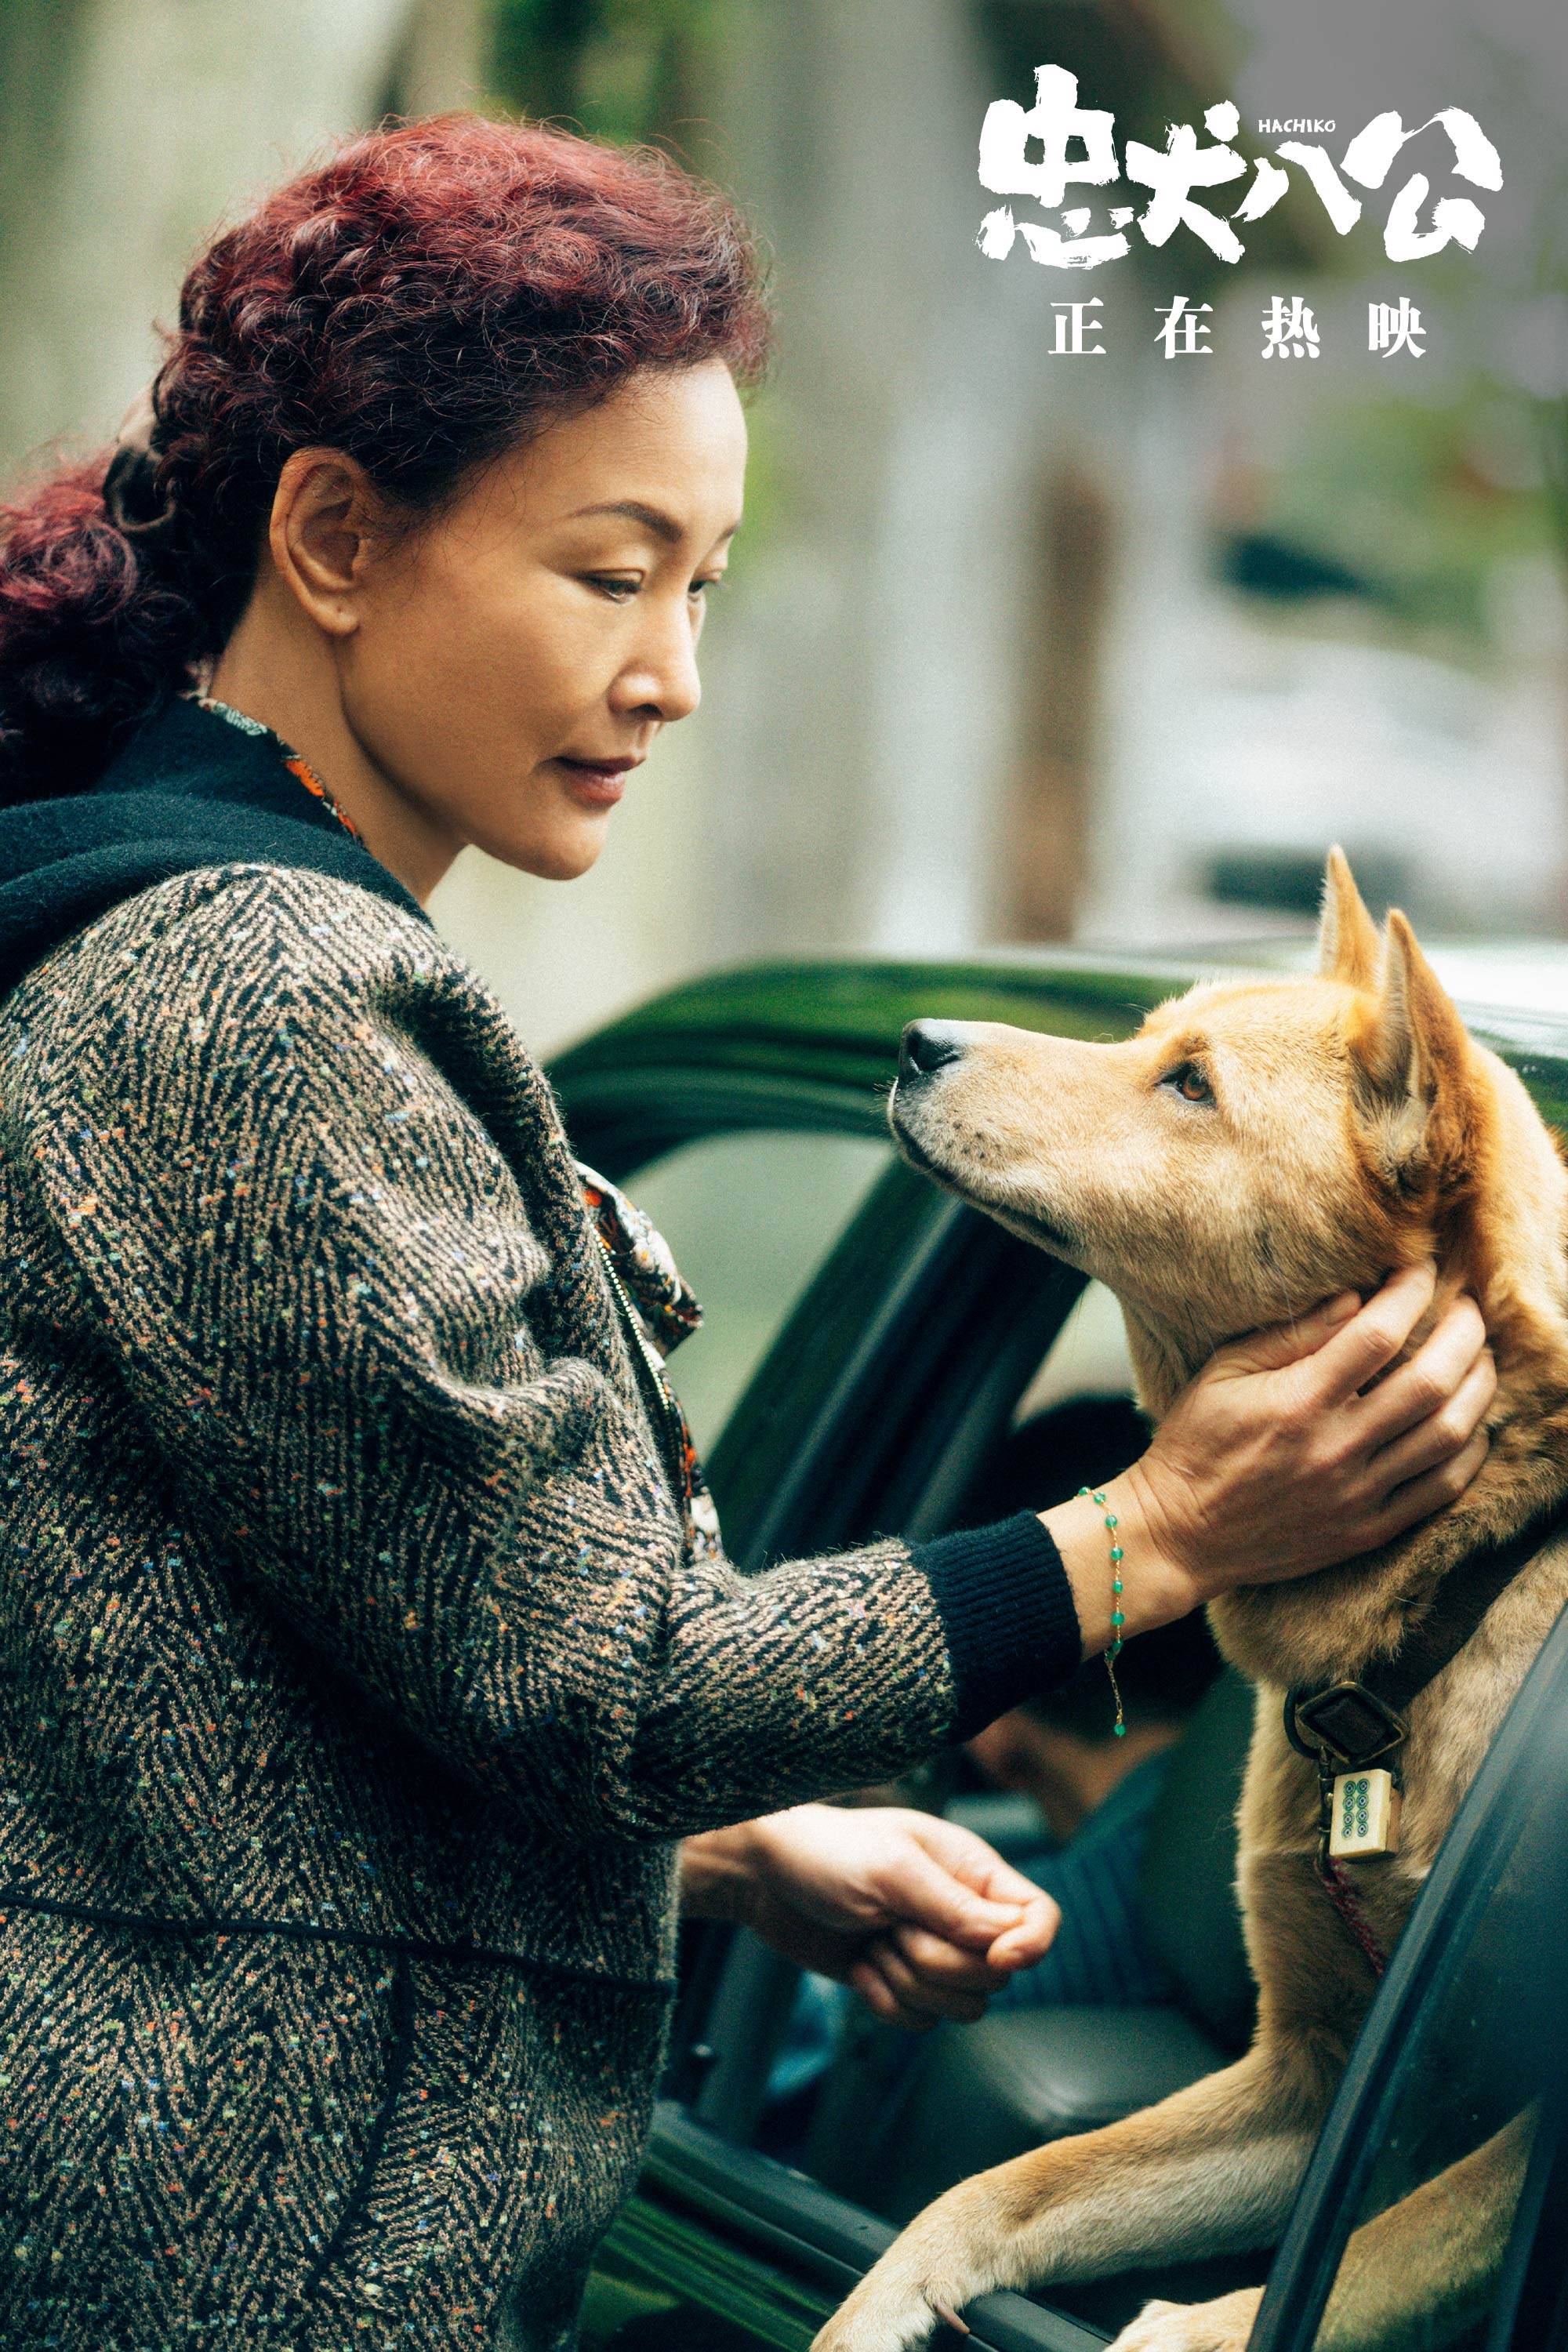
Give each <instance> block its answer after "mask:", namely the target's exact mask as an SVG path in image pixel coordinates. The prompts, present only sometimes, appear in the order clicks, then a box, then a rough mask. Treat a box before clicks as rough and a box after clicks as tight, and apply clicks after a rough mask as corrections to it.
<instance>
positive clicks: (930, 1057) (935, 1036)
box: [899, 1021, 963, 1078]
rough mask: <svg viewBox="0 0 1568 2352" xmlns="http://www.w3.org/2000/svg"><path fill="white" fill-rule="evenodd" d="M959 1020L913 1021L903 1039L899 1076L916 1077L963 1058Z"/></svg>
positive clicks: (900, 1051) (900, 1047)
mask: <svg viewBox="0 0 1568 2352" xmlns="http://www.w3.org/2000/svg"><path fill="white" fill-rule="evenodd" d="M962 1058H963V1041H962V1039H961V1037H960V1035H959V1032H958V1024H957V1022H956V1021H911V1022H910V1024H909V1026H908V1027H907V1028H906V1029H905V1031H904V1034H903V1035H902V1036H901V1037H900V1040H899V1076H900V1077H901V1078H913V1077H920V1076H925V1075H926V1074H927V1073H929V1072H930V1071H931V1070H940V1069H941V1068H942V1065H943V1063H944V1062H956V1061H959V1060H961V1059H962Z"/></svg>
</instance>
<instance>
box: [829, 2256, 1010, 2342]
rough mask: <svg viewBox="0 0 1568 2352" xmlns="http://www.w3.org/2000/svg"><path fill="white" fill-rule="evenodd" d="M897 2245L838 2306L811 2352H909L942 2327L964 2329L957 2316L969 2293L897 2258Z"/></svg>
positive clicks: (954, 2282)
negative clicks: (845, 2301)
mask: <svg viewBox="0 0 1568 2352" xmlns="http://www.w3.org/2000/svg"><path fill="white" fill-rule="evenodd" d="M902 2252H903V2248H902V2246H901V2245H898V2246H894V2247H892V2248H891V2249H890V2251H889V2252H888V2253H886V2254H884V2255H883V2257H882V2259H881V2261H880V2262H879V2263H877V2264H876V2266H875V2268H874V2269H872V2270H870V2271H868V2273H867V2274H866V2276H865V2277H864V2278H863V2279H862V2280H861V2282H860V2284H859V2285H858V2287H857V2288H856V2289H855V2292H854V2294H851V2295H850V2297H849V2299H848V2301H847V2303H843V2304H841V2305H839V2307H838V2309H837V2311H836V2312H835V2313H834V2315H833V2316H832V2318H831V2319H830V2320H829V2321H828V2323H827V2325H826V2327H825V2328H824V2329H823V2330H822V2333H821V2334H820V2336H817V2337H816V2339H815V2341H814V2342H813V2344H812V2347H811V2352H913V2347H915V2346H917V2345H923V2344H926V2343H928V2342H929V2340H930V2338H931V2333H932V2331H933V2329H935V2328H937V2327H938V2326H942V2325H943V2324H946V2325H949V2326H955V2327H958V2328H960V2329H962V2330H963V2333H964V2334H965V2335H967V2334H968V2332H969V2331H968V2330H967V2328H964V2327H963V2321H962V2320H961V2319H960V2318H959V2317H958V2311H959V2306H960V2305H961V2304H964V2303H967V2302H968V2301H969V2298H970V2295H971V2294H972V2293H973V2289H972V2288H970V2287H968V2286H965V2285H961V2284H959V2283H958V2282H957V2280H956V2279H954V2281H953V2282H952V2284H946V2283H945V2282H942V2283H939V2281H938V2279H937V2278H936V2277H935V2276H933V2275H931V2274H928V2273H924V2272H922V2271H921V2270H919V2269H917V2268H916V2266H915V2265H914V2264H913V2263H910V2262H908V2261H906V2260H902V2259H900V2256H901V2254H902Z"/></svg>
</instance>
